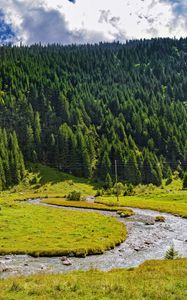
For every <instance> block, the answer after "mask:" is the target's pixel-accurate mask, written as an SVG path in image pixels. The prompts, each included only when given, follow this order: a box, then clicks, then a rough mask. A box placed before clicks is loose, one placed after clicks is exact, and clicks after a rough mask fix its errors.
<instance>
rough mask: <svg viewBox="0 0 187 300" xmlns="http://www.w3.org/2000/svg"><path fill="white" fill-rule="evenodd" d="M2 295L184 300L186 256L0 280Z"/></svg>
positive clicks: (82, 299)
mask: <svg viewBox="0 0 187 300" xmlns="http://www.w3.org/2000/svg"><path fill="white" fill-rule="evenodd" d="M0 299H2V300H10V299H14V300H18V299H19V300H22V299H24V300H27V299H37V300H43V299H59V300H60V299H63V300H71V299H75V300H108V299H110V300H114V299H115V300H124V299H126V300H130V299H132V300H143V299H146V300H176V299H177V300H185V299H187V260H186V259H180V260H173V261H148V262H145V263H144V264H143V265H141V266H140V267H138V268H135V269H121V270H113V271H110V272H101V271H97V270H91V271H87V272H83V271H78V272H73V273H67V274H63V275H44V274H41V275H34V276H29V277H20V278H10V279H7V280H0Z"/></svg>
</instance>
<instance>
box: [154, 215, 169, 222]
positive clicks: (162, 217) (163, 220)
mask: <svg viewBox="0 0 187 300" xmlns="http://www.w3.org/2000/svg"><path fill="white" fill-rule="evenodd" d="M165 220H166V219H165V217H164V216H156V217H155V222H165Z"/></svg>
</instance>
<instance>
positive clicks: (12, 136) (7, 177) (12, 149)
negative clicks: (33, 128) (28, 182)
mask: <svg viewBox="0 0 187 300" xmlns="http://www.w3.org/2000/svg"><path fill="white" fill-rule="evenodd" d="M24 175H25V165H24V160H23V155H22V152H21V150H20V147H19V144H18V140H17V135H16V133H15V131H14V132H13V133H7V131H6V130H5V129H3V130H2V129H1V128H0V190H4V189H6V188H7V187H9V186H11V185H14V184H17V183H19V182H20V181H21V180H22V179H23V177H24Z"/></svg>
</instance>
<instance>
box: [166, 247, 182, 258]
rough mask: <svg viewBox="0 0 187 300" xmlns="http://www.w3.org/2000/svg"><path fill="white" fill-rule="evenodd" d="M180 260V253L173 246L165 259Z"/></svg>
mask: <svg viewBox="0 0 187 300" xmlns="http://www.w3.org/2000/svg"><path fill="white" fill-rule="evenodd" d="M177 258H179V253H178V251H176V250H175V248H174V246H171V247H170V248H169V249H168V250H167V251H166V254H165V259H177Z"/></svg>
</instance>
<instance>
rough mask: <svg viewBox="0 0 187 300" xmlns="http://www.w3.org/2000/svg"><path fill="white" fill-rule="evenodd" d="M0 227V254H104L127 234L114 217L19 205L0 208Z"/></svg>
mask: <svg viewBox="0 0 187 300" xmlns="http://www.w3.org/2000/svg"><path fill="white" fill-rule="evenodd" d="M0 228H1V231H0V254H8V253H13V254H24V253H27V254H30V255H33V256H57V255H66V254H68V253H70V252H72V253H74V254H75V255H76V256H85V255H87V254H96V253H98V254H99V253H103V252H104V251H105V250H107V249H110V248H113V247H114V246H115V245H116V244H119V243H120V242H122V241H123V240H124V239H125V237H126V230H125V227H124V225H123V224H122V223H120V222H118V221H117V220H116V219H115V218H111V217H106V216H102V215H100V214H99V213H87V212H75V211H67V210H63V209H57V208H51V207H50V208H46V207H38V206H31V205H21V204H19V205H12V207H6V206H3V207H2V209H1V211H0Z"/></svg>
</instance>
